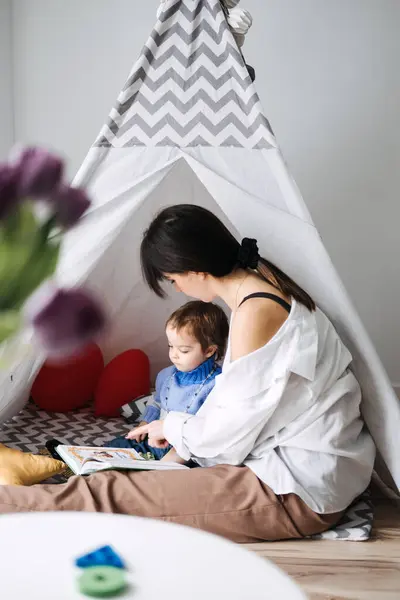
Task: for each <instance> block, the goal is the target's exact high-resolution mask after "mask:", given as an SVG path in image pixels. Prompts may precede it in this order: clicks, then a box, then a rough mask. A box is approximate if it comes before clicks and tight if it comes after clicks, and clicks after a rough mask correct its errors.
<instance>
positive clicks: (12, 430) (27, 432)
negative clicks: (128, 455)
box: [0, 404, 128, 454]
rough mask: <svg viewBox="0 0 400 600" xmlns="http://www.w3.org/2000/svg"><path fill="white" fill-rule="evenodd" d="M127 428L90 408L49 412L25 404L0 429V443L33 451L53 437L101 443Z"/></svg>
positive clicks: (119, 420) (67, 441)
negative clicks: (98, 414)
mask: <svg viewBox="0 0 400 600" xmlns="http://www.w3.org/2000/svg"><path fill="white" fill-rule="evenodd" d="M127 429H128V427H127V424H126V421H125V420H124V419H123V418H122V417H119V418H114V419H109V418H105V417H96V416H95V415H94V413H93V409H92V408H82V409H81V410H76V411H73V412H70V413H51V412H47V411H45V410H40V409H38V408H37V407H36V406H35V405H34V404H28V405H27V406H26V407H25V408H24V409H23V410H22V411H21V412H20V413H19V414H18V415H16V416H15V417H14V418H13V419H11V420H10V421H8V422H7V423H3V424H2V425H1V429H0V442H1V443H2V444H5V445H6V446H9V447H10V448H17V449H18V450H22V451H23V452H33V453H34V454H37V453H38V452H39V451H40V450H42V449H43V448H44V447H45V443H46V442H47V441H48V440H50V439H52V438H56V439H58V440H60V442H65V443H67V444H74V445H78V446H79V445H88V446H102V444H104V442H107V441H109V440H112V439H113V438H115V437H117V436H118V435H121V434H122V432H124V431H126V430H127Z"/></svg>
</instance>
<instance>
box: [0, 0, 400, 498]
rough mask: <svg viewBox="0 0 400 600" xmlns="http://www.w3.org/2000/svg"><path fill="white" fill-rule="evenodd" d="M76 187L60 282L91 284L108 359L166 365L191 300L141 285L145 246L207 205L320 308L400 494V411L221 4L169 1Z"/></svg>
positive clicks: (29, 362)
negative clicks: (172, 318)
mask: <svg viewBox="0 0 400 600" xmlns="http://www.w3.org/2000/svg"><path fill="white" fill-rule="evenodd" d="M76 184H79V185H86V186H88V188H89V190H90V193H91V196H92V198H93V199H94V204H93V208H92V209H91V211H90V213H89V214H88V216H87V217H86V218H85V219H84V220H83V222H82V224H81V225H80V226H79V227H78V228H77V229H75V230H74V231H72V232H71V234H70V235H69V236H68V237H67V241H66V243H65V245H64V248H63V253H62V259H61V263H60V268H59V279H60V281H61V282H63V283H67V284H75V283H78V282H86V283H87V285H89V286H91V287H92V288H93V289H94V290H95V291H97V292H99V293H100V294H101V296H102V298H103V299H104V302H105V303H106V305H107V307H108V309H109V311H110V314H111V316H112V323H113V324H112V327H111V329H110V331H109V332H108V335H107V338H106V339H105V341H104V352H105V355H106V357H107V358H112V357H113V356H115V355H116V354H117V353H118V352H121V351H123V350H125V349H127V348H129V347H138V348H141V349H142V350H144V351H145V352H146V353H147V354H148V355H149V357H150V359H151V363H152V368H153V373H156V372H157V371H158V370H159V369H160V368H161V367H162V366H164V365H165V364H167V360H168V359H167V349H166V343H165V339H164V337H165V336H164V322H165V319H166V317H167V315H168V314H169V313H170V311H171V310H172V309H174V308H175V307H176V306H178V305H179V304H180V303H182V300H183V299H182V298H181V297H179V296H177V295H176V294H171V296H170V298H169V299H168V300H166V301H161V300H160V299H158V298H156V297H155V296H154V294H152V293H151V292H150V291H149V290H148V289H147V288H146V287H145V285H144V283H143V280H142V277H141V272H140V264H139V253H138V251H139V244H140V240H141V236H142V234H143V231H144V229H145V228H146V226H147V225H148V224H149V223H150V221H151V218H152V217H153V216H154V215H155V214H156V213H157V212H158V211H159V210H160V209H161V208H162V207H164V206H167V205H170V204H176V203H180V202H182V203H194V204H200V205H202V206H205V207H207V208H209V209H211V210H212V211H213V212H215V213H216V214H217V215H218V216H219V217H220V218H221V219H222V220H223V221H224V222H225V223H226V224H227V226H228V227H230V228H231V230H232V231H233V232H234V233H235V234H236V235H237V236H238V237H239V238H240V237H242V236H250V237H255V238H257V240H258V242H259V246H260V250H261V253H262V255H264V256H265V257H266V258H267V259H269V260H271V261H272V262H274V263H276V264H277V265H278V266H279V267H281V268H282V269H283V270H284V271H286V272H287V273H288V274H289V275H290V276H292V277H293V278H294V279H295V280H296V281H297V282H298V283H299V284H300V285H301V286H303V287H304V288H305V289H307V291H308V292H309V293H310V294H311V295H312V296H313V297H314V298H315V300H316V302H317V304H318V305H319V306H320V307H321V308H322V309H323V310H324V311H325V312H326V313H327V314H328V316H329V317H330V318H331V319H332V321H333V322H334V324H335V325H336V327H337V329H338V331H339V332H340V334H341V336H342V338H343V340H344V341H345V343H346V344H347V345H348V347H349V349H350V351H351V352H352V355H353V358H354V362H353V368H354V371H355V373H356V375H357V377H358V379H359V381H360V383H361V386H362V389H363V413H364V416H365V420H366V422H367V424H368V427H369V429H370V431H371V433H372V435H373V437H374V439H375V441H376V444H377V446H378V449H379V451H380V454H381V455H382V457H383V459H384V461H385V463H386V465H387V467H388V468H389V471H390V472H391V475H392V477H393V479H394V481H395V483H396V485H397V487H399V486H400V460H399V458H398V457H399V454H400V453H399V442H397V441H396V440H398V432H399V431H400V405H399V401H398V398H397V396H396V395H395V393H394V391H393V389H392V386H391V384H390V381H389V379H388V376H387V374H386V373H385V371H384V369H383V367H382V365H381V362H380V360H379V357H378V356H377V354H376V351H375V349H374V347H373V345H372V343H371V341H370V339H369V337H368V335H367V333H366V331H365V329H364V327H363V325H362V323H361V321H360V319H359V317H358V315H357V313H356V311H355V309H354V307H353V305H352V303H351V301H350V299H349V297H348V295H347V293H346V291H345V289H344V287H343V284H342V282H341V281H340V278H339V277H338V275H337V273H336V271H335V269H334V267H333V265H332V263H331V261H330V259H329V256H328V254H327V252H326V250H325V248H324V246H323V243H322V241H321V239H320V237H319V235H318V232H317V230H316V228H315V226H314V224H313V222H312V219H311V216H310V214H309V212H308V210H307V208H306V206H305V204H304V202H303V200H302V198H301V196H300V194H299V191H298V190H297V188H296V186H295V184H294V182H293V180H292V179H291V177H290V175H289V174H288V172H287V170H286V167H285V164H284V161H283V159H282V156H281V154H280V151H279V149H278V147H277V144H276V140H275V137H274V135H273V133H272V131H271V129H270V126H269V123H268V121H267V119H266V118H265V116H264V114H263V111H262V108H261V105H260V102H259V99H258V96H257V93H256V90H255V87H254V84H253V83H252V82H251V79H250V77H249V75H248V73H247V69H246V67H245V64H244V61H243V57H242V55H241V53H240V51H239V50H238V47H237V45H236V43H235V40H234V38H233V36H232V33H231V31H230V29H229V27H228V25H227V23H226V18H225V14H224V12H223V10H222V8H221V5H220V2H219V0H167V1H166V2H164V4H163V11H162V12H161V14H160V16H159V19H158V21H157V23H156V25H155V28H154V30H153V32H152V34H151V36H150V38H149V40H148V42H147V44H146V45H145V47H144V49H143V52H142V55H141V57H140V58H139V61H138V62H137V64H136V65H135V67H134V68H133V70H132V73H131V74H130V76H129V78H128V81H127V83H126V85H125V87H124V88H123V90H122V92H121V94H120V96H119V98H118V102H117V104H116V106H115V108H114V109H113V110H112V112H111V114H110V117H109V120H108V122H107V124H106V125H105V126H104V127H103V129H102V130H101V133H100V135H99V137H98V138H97V140H96V141H95V143H94V144H93V146H92V148H91V149H90V151H89V153H88V155H87V157H86V159H85V161H84V163H83V165H82V167H81V169H80V171H79V173H78V175H77V178H76ZM34 358H35V357H34V356H33V357H30V358H29V359H26V360H25V362H24V364H23V365H22V366H21V365H19V366H18V368H17V369H16V370H15V371H14V372H13V373H12V374H11V375H12V381H11V380H10V376H11V375H10V373H5V374H4V373H3V382H2V386H3V388H2V394H1V400H0V420H3V419H4V418H5V417H6V416H7V417H8V416H10V415H11V414H13V413H14V414H15V412H16V411H17V410H19V408H20V407H21V405H22V404H23V403H24V402H25V401H26V397H27V393H28V392H29V385H30V381H31V378H32V375H33V373H34V372H35V368H36V367H37V362H36V363H35V361H34Z"/></svg>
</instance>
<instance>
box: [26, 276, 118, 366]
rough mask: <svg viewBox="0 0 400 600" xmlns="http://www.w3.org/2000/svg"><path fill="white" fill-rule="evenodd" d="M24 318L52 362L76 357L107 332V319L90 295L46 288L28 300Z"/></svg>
mask: <svg viewBox="0 0 400 600" xmlns="http://www.w3.org/2000/svg"><path fill="white" fill-rule="evenodd" d="M25 317H26V318H27V320H28V322H30V323H31V325H32V326H33V329H34V331H35V334H36V336H37V338H38V340H39V342H40V343H41V345H42V346H43V349H44V350H45V351H46V352H47V354H48V355H49V356H50V357H52V358H64V357H67V356H71V355H72V354H76V353H77V352H79V351H80V350H81V349H82V348H83V347H84V346H85V345H86V344H88V343H89V342H91V341H93V339H94V338H96V337H97V336H98V335H99V334H100V333H101V332H102V331H103V329H104V327H105V325H106V318H105V314H104V312H103V310H102V309H101V307H100V306H99V305H98V304H97V303H96V301H95V300H94V299H93V297H92V296H91V294H89V293H88V292H87V291H85V290H83V289H69V290H62V289H58V288H56V287H55V286H54V285H52V284H49V283H47V284H44V285H43V286H42V287H41V288H39V290H37V291H36V292H35V293H34V294H33V296H32V297H31V298H30V299H29V300H28V302H27V304H26V306H25Z"/></svg>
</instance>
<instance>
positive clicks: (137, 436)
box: [125, 421, 147, 442]
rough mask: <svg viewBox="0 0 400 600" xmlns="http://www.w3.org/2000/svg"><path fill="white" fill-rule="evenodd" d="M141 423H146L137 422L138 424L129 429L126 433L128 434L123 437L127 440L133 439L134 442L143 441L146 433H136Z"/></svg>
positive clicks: (143, 422)
mask: <svg viewBox="0 0 400 600" xmlns="http://www.w3.org/2000/svg"><path fill="white" fill-rule="evenodd" d="M143 425H147V423H146V421H141V422H140V423H139V425H138V426H137V427H135V429H132V431H130V432H129V433H128V435H126V436H125V438H126V439H127V440H135V441H136V442H143V440H144V439H145V437H146V435H147V434H146V433H136V431H137V430H138V429H139V427H143Z"/></svg>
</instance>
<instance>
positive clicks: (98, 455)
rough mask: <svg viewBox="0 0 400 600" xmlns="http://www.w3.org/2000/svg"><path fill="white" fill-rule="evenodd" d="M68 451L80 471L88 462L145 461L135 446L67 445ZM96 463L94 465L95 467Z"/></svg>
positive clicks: (66, 449)
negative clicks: (95, 446)
mask: <svg viewBox="0 0 400 600" xmlns="http://www.w3.org/2000/svg"><path fill="white" fill-rule="evenodd" d="M64 451H65V452H66V453H68V454H69V455H70V456H71V458H73V460H74V462H75V463H76V464H77V466H78V468H79V471H81V470H82V467H83V466H85V465H87V463H92V464H93V463H95V464H99V463H100V464H99V466H100V465H101V464H102V463H104V465H118V464H121V463H123V464H124V463H125V464H126V463H127V462H130V461H137V460H140V461H143V460H144V459H143V458H142V457H141V456H140V454H138V453H137V452H136V451H135V450H134V449H133V448H129V449H128V448H93V447H90V446H65V447H64ZM95 464H93V467H94V468H95Z"/></svg>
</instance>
